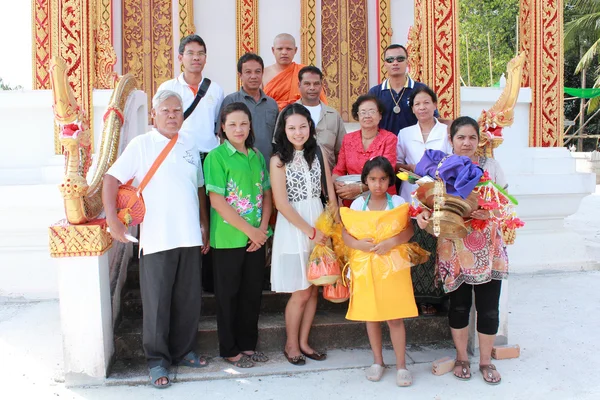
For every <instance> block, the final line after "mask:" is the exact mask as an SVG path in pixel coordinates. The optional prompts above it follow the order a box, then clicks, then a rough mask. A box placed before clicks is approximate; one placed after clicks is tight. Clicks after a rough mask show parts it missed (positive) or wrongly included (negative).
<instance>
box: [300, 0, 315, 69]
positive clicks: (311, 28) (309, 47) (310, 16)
mask: <svg viewBox="0 0 600 400" xmlns="http://www.w3.org/2000/svg"><path fill="white" fill-rule="evenodd" d="M300 52H301V60H302V64H304V65H316V63H317V1H316V0H301V3H300Z"/></svg>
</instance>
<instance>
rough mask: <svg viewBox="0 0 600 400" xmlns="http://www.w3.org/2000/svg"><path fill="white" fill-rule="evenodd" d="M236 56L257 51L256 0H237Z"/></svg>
mask: <svg viewBox="0 0 600 400" xmlns="http://www.w3.org/2000/svg"><path fill="white" fill-rule="evenodd" d="M236 13H237V14H236V26H237V31H236V32H237V58H238V59H239V58H240V57H241V56H243V55H244V54H246V53H258V0H237V5H236Z"/></svg>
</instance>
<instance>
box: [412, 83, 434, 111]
mask: <svg viewBox="0 0 600 400" xmlns="http://www.w3.org/2000/svg"><path fill="white" fill-rule="evenodd" d="M419 93H426V94H428V95H429V97H431V100H432V101H433V102H434V104H437V94H435V92H434V91H433V90H431V88H430V87H429V86H426V85H423V86H418V87H417V88H416V89H415V90H413V92H412V93H411V94H410V97H409V98H408V106H409V107H410V108H413V105H414V104H415V97H417V95H418V94H419Z"/></svg>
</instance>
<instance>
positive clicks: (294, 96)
mask: <svg viewBox="0 0 600 400" xmlns="http://www.w3.org/2000/svg"><path fill="white" fill-rule="evenodd" d="M271 51H272V52H273V55H274V56H275V64H273V65H270V66H268V67H266V68H265V72H264V75H263V89H264V92H265V94H266V95H267V96H270V97H272V98H273V99H275V101H276V102H277V106H278V107H279V110H280V111H281V110H282V109H283V108H284V107H285V106H287V105H288V104H291V103H294V102H296V101H297V100H298V99H300V90H299V88H298V83H299V80H298V72H299V71H300V69H302V67H304V65H302V64H296V63H295V62H294V56H295V55H296V52H297V51H298V47H296V40H295V39H294V37H293V36H292V35H290V34H289V33H280V34H279V35H277V36H276V37H275V40H273V47H271ZM321 101H322V102H324V103H325V104H327V99H326V98H325V94H324V93H323V92H321Z"/></svg>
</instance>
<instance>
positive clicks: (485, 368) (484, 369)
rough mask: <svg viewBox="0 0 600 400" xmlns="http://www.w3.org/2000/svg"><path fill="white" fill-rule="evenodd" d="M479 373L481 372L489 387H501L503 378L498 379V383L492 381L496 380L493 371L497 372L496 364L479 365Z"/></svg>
mask: <svg viewBox="0 0 600 400" xmlns="http://www.w3.org/2000/svg"><path fill="white" fill-rule="evenodd" d="M479 371H481V376H482V377H483V381H484V382H485V383H487V384H488V385H499V384H500V381H502V378H500V379H498V381H497V382H494V381H492V379H494V373H493V372H492V371H496V366H495V365H494V364H479ZM486 378H487V379H486Z"/></svg>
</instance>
